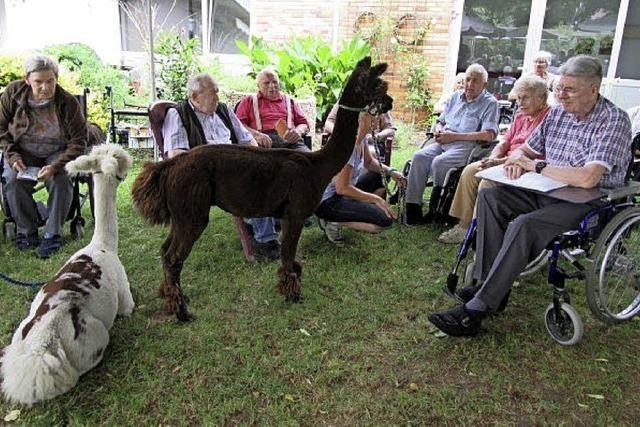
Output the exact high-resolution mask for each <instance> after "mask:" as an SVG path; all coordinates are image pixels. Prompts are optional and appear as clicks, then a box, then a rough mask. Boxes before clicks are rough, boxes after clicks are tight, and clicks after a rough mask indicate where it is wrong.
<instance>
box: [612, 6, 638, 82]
mask: <svg viewBox="0 0 640 427" xmlns="http://www.w3.org/2000/svg"><path fill="white" fill-rule="evenodd" d="M638 52H640V2H637V1H634V2H630V3H629V10H628V11H627V20H626V22H625V25H624V33H623V36H622V47H621V49H620V55H619V57H618V58H619V59H618V70H617V73H616V77H620V78H623V79H636V80H640V67H638Z"/></svg>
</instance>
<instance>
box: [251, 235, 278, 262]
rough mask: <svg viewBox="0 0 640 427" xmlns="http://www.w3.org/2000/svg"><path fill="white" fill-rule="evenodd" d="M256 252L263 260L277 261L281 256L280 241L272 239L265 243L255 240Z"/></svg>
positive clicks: (257, 256)
mask: <svg viewBox="0 0 640 427" xmlns="http://www.w3.org/2000/svg"><path fill="white" fill-rule="evenodd" d="M253 248H254V254H255V256H256V258H258V259H260V260H262V261H275V260H277V259H279V258H280V243H278V241H277V240H270V241H268V242H265V243H260V242H257V241H255V240H254V241H253Z"/></svg>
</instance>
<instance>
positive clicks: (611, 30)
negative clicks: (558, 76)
mask: <svg viewBox="0 0 640 427" xmlns="http://www.w3.org/2000/svg"><path fill="white" fill-rule="evenodd" d="M619 7H620V0H589V1H584V0H547V10H546V14H545V18H544V25H543V32H542V41H541V49H542V50H546V51H549V52H551V54H552V55H553V59H552V61H551V67H550V69H549V70H550V71H551V72H555V71H557V67H559V66H561V65H562V64H564V63H565V62H566V61H567V59H569V58H571V57H572V56H575V55H579V54H585V55H593V56H595V57H597V58H599V59H600V60H601V61H602V63H603V65H604V71H605V73H606V70H607V68H608V66H609V59H610V58H611V48H612V46H613V37H614V35H615V30H616V24H617V20H618V9H619Z"/></svg>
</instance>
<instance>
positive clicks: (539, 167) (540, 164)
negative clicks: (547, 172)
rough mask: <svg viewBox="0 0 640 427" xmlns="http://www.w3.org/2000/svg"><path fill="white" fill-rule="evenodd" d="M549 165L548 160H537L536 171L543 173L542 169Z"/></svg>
mask: <svg viewBox="0 0 640 427" xmlns="http://www.w3.org/2000/svg"><path fill="white" fill-rule="evenodd" d="M546 167H547V162H545V161H544V160H539V161H537V162H536V173H542V169H544V168H546Z"/></svg>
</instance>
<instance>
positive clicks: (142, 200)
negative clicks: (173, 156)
mask: <svg viewBox="0 0 640 427" xmlns="http://www.w3.org/2000/svg"><path fill="white" fill-rule="evenodd" d="M172 164H173V162H171V161H163V162H158V163H146V164H145V165H144V168H143V169H142V172H140V174H139V175H138V177H137V178H136V180H135V182H134V183H133V188H132V189H131V197H132V199H133V204H134V206H136V208H138V210H139V211H140V214H141V215H142V217H143V218H145V219H146V220H147V221H149V222H150V223H151V224H164V225H168V224H169V222H170V221H171V214H170V212H169V207H168V206H167V194H166V180H167V173H168V171H169V169H170V166H171V165H172Z"/></svg>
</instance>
